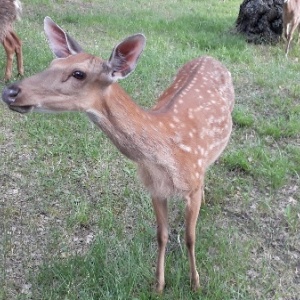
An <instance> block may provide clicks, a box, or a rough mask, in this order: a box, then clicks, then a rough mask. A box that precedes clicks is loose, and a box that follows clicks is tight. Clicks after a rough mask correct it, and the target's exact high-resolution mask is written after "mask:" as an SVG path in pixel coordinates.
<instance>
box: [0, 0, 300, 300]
mask: <svg viewBox="0 0 300 300" xmlns="http://www.w3.org/2000/svg"><path fill="white" fill-rule="evenodd" d="M22 2H23V17H22V20H21V21H20V22H18V23H17V24H16V31H17V33H18V35H19V36H20V38H21V39H22V41H23V51H24V64H25V66H24V67H25V76H30V75H33V74H35V73H37V72H39V71H41V70H43V69H45V68H46V67H47V66H48V65H49V63H50V62H51V60H52V59H53V55H52V53H51V51H50V49H49V47H48V45H47V41H46V39H45V36H44V33H43V19H44V17H45V16H47V15H48V16H50V17H51V18H53V20H54V21H55V22H57V23H58V24H59V25H60V26H62V27H63V28H64V29H66V30H67V31H68V33H69V34H70V35H72V36H73V37H75V38H76V40H77V41H79V42H80V43H81V45H82V46H83V48H84V49H85V50H86V51H87V52H89V53H92V54H95V55H99V56H101V57H102V58H106V59H107V58H109V55H110V53H111V50H112V48H113V47H114V45H115V44H116V43H118V42H119V41H121V40H122V39H123V38H125V37H126V36H129V35H131V34H134V33H137V32H141V33H143V34H145V36H146V37H147V45H146V48H145V50H144V52H143V54H142V56H141V58H140V61H139V64H138V66H137V68H136V70H135V71H134V73H133V74H132V75H130V76H129V77H128V78H126V79H125V80H123V81H122V82H121V83H120V84H121V85H122V86H123V87H124V89H125V90H126V91H127V92H128V93H129V94H130V95H131V96H132V98H133V99H134V100H135V101H136V102H137V103H138V104H139V105H141V106H143V107H149V108H150V107H151V106H153V105H154V103H155V99H156V98H157V97H158V96H159V95H160V94H161V93H162V92H163V90H164V89H165V88H166V87H167V86H168V85H169V83H170V82H171V81H172V78H173V77H174V75H175V74H176V71H177V70H178V69H179V68H180V66H181V65H182V64H184V63H185V62H187V61H189V60H191V59H193V58H195V57H198V56H201V55H210V56H213V57H215V58H217V59H219V60H220V61H221V62H222V63H223V64H224V65H226V67H227V68H228V69H229V70H230V71H231V73H232V76H233V80H234V86H235V93H236V104H235V108H234V112H233V120H234V128H233V132H232V137H231V140H230V143H229V145H228V147H227V148H226V150H225V151H224V153H223V155H222V156H221V157H220V159H219V160H218V161H217V162H216V163H215V164H214V165H213V166H212V167H211V168H210V169H209V170H208V172H207V175H206V185H205V199H206V202H205V204H204V205H203V206H202V208H201V212H200V218H199V221H198V225H197V245H196V255H197V263H198V269H199V273H200V281H201V287H202V288H201V290H200V291H199V292H196V293H195V292H192V291H191V290H190V282H189V274H188V258H187V253H186V249H185V246H184V220H183V211H184V202H183V201H182V200H181V199H177V198H175V199H171V201H170V205H169V211H170V216H169V222H170V240H169V244H168V249H167V257H166V289H165V292H164V293H163V295H157V294H156V293H155V292H153V285H154V273H155V262H156V249H157V243H156V224H155V216H154V213H153V210H152V206H151V199H150V197H149V195H148V193H147V192H146V191H145V190H144V189H143V187H142V185H141V184H140V183H139V180H138V179H137V176H136V171H135V165H134V164H133V163H132V162H131V161H129V160H127V159H126V158H125V157H124V156H122V155H121V154H120V153H118V151H117V150H116V149H115V148H114V146H113V145H112V144H111V142H110V141H109V139H108V138H107V137H106V136H105V135H104V134H103V133H102V132H101V131H99V130H98V129H97V128H96V127H95V126H94V125H93V124H92V123H91V122H90V121H89V120H88V118H87V117H86V116H85V115H83V114H79V113H78V114H76V113H62V114H37V113H33V114H28V115H20V114H17V113H13V112H11V111H9V110H8V109H7V107H6V106H5V105H2V104H1V105H0V166H1V168H0V189H1V193H0V300H2V299H3V300H4V299H9V300H14V299H34V300H37V299H47V300H50V299H51V300H52V299H53V300H54V299H57V300H58V299H59V300H61V299H65V300H66V299H83V300H91V299H114V300H115V299H135V300H137V299H170V300H174V299H210V300H218V299H220V300H221V299H222V300H224V299H226V300H227V299H285V300H298V299H300V296H299V295H300V237H299V234H300V178H299V177H300V85H299V74H300V62H299V58H300V48H299V45H298V46H296V44H295V43H293V44H292V49H291V51H290V53H289V58H288V59H286V58H285V55H284V44H283V43H280V44H278V45H273V46H269V45H253V44H247V43H246V42H245V40H244V39H243V37H242V36H239V35H236V34H234V33H233V28H234V24H235V21H236V19H237V16H238V12H239V5H240V4H241V2H242V1H241V0H228V1H225V2H223V1H219V0H211V1H194V0H182V1H180V0H165V1H160V0H153V1H150V2H149V1H143V0H139V1H133V0H126V1H117V0H111V1H102V0H94V1H91V0H89V1H79V0H69V1H64V0H60V1H51V0H23V1H22ZM0 58H1V59H0V70H1V76H3V75H2V74H4V68H5V53H4V50H3V48H0ZM14 74H15V75H16V69H15V70H14ZM17 79H18V78H17V77H16V76H15V78H13V79H12V81H14V80H17ZM4 84H5V83H4V82H3V81H0V89H1V90H2V88H3V87H4Z"/></svg>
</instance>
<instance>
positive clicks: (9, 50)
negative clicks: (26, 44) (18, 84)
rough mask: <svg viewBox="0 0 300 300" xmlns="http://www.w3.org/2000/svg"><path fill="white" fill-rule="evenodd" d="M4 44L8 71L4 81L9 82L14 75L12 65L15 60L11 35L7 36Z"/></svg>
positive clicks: (6, 70)
mask: <svg viewBox="0 0 300 300" xmlns="http://www.w3.org/2000/svg"><path fill="white" fill-rule="evenodd" d="M2 44H3V47H4V50H5V52H6V69H5V75H4V80H9V79H10V77H11V74H12V64H13V59H14V50H13V47H12V45H11V41H10V39H9V33H8V34H7V35H6V36H5V38H4V40H3V42H2Z"/></svg>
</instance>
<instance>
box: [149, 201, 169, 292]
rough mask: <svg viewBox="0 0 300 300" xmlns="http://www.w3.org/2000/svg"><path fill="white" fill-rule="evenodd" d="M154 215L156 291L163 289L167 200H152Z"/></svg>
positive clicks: (166, 235)
mask: <svg viewBox="0 0 300 300" xmlns="http://www.w3.org/2000/svg"><path fill="white" fill-rule="evenodd" d="M152 204H153V207H154V212H155V215H156V224H157V243H158V256H157V265H156V291H157V292H159V293H161V292H162V291H163V289H164V287H165V253H166V246H167V242H168V202H167V199H158V198H154V197H153V198H152Z"/></svg>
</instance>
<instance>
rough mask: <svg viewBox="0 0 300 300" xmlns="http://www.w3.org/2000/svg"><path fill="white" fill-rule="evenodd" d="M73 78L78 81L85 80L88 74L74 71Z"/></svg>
mask: <svg viewBox="0 0 300 300" xmlns="http://www.w3.org/2000/svg"><path fill="white" fill-rule="evenodd" d="M72 76H73V77H74V78H76V79H78V80H83V79H85V78H86V73H84V72H82V71H74V72H73V74H72Z"/></svg>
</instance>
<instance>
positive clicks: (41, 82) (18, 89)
mask: <svg viewBox="0 0 300 300" xmlns="http://www.w3.org/2000/svg"><path fill="white" fill-rule="evenodd" d="M44 30H45V33H46V36H47V38H48V41H49V45H50V48H51V50H52V52H53V53H54V55H55V56H56V59H54V60H53V61H52V63H51V64H50V66H49V68H48V69H46V70H44V71H42V72H41V73H38V74H36V75H34V76H31V77H29V78H26V79H24V80H22V81H20V82H17V83H13V84H11V85H9V86H8V87H6V88H5V89H4V90H3V93H2V99H3V101H4V102H5V103H6V104H8V106H9V108H10V109H12V110H14V111H17V112H20V113H27V112H30V111H46V112H56V111H85V110H87V109H88V108H89V107H91V105H92V104H93V103H94V102H95V101H96V100H98V101H99V98H101V97H105V94H106V93H108V92H109V86H111V84H113V83H114V82H116V81H117V80H118V79H123V78H125V77H126V76H128V75H129V74H130V73H131V72H132V71H133V70H134V69H135V67H136V64H137V61H138V58H139V56H140V54H141V53H142V51H143V49H144V46H145V37H144V35H142V34H136V35H132V36H130V37H128V38H126V39H125V40H124V41H122V42H121V43H119V44H117V45H116V46H115V48H114V49H113V51H112V53H111V56H110V58H109V59H108V60H107V61H105V60H102V59H101V58H98V57H96V56H93V55H90V54H87V53H85V52H84V51H83V49H82V48H81V46H80V45H79V44H78V43H77V42H76V41H75V40H74V39H73V38H72V37H70V36H69V35H68V34H67V33H66V32H65V31H64V30H63V29H61V28H60V27H59V26H58V25H57V24H55V23H54V22H53V21H52V20H51V18H49V17H46V18H45V20H44Z"/></svg>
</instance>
